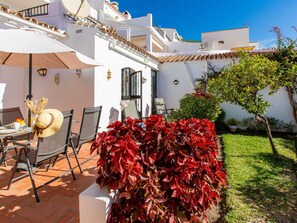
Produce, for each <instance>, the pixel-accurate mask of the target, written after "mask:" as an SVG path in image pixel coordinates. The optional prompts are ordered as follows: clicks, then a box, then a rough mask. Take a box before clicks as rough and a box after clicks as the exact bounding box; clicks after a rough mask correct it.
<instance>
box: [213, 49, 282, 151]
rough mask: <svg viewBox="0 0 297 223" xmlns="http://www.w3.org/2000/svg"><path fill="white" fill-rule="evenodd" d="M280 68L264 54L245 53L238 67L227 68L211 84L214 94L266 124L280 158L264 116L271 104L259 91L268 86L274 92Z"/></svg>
mask: <svg viewBox="0 0 297 223" xmlns="http://www.w3.org/2000/svg"><path fill="white" fill-rule="evenodd" d="M277 68H278V63H277V62H274V61H271V60H269V59H268V58H265V57H263V56H261V55H255V56H252V57H251V56H249V55H248V53H241V54H240V59H239V62H238V63H237V64H230V65H229V66H228V67H224V68H223V69H222V72H221V74H220V75H218V76H217V77H216V78H213V79H211V80H209V81H208V87H209V91H210V92H212V93H214V94H215V95H216V96H217V97H218V98H220V99H221V100H222V101H228V102H230V103H233V104H236V105H239V106H241V107H242V108H243V109H245V110H246V111H247V112H249V113H251V114H253V115H255V118H256V119H257V120H258V121H260V122H262V123H263V124H264V125H265V129H266V132H267V135H268V138H269V142H270V145H271V148H272V152H273V154H274V155H275V156H278V152H277V149H276V147H275V145H274V142H273V138H272V134H271V131H270V127H269V123H268V121H267V119H266V118H265V117H264V114H265V113H266V111H267V108H268V107H269V106H270V103H269V102H268V101H265V100H264V99H263V95H262V94H260V92H259V91H260V90H262V89H264V88H266V87H268V86H272V88H271V89H274V85H275V81H276V80H277ZM272 93H275V91H273V90H270V94H272Z"/></svg>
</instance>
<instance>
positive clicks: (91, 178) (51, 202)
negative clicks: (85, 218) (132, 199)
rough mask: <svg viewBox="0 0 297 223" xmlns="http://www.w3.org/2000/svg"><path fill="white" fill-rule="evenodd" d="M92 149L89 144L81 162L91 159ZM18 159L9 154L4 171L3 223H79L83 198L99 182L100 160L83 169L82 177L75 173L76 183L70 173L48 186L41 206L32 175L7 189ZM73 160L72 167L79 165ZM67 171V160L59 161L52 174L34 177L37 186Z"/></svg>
mask: <svg viewBox="0 0 297 223" xmlns="http://www.w3.org/2000/svg"><path fill="white" fill-rule="evenodd" d="M90 145H91V144H90V143H89V144H86V145H84V146H83V148H82V149H81V151H80V153H79V160H80V162H83V161H85V160H86V159H87V158H89V157H90V151H89V148H90ZM14 155H15V154H14V151H11V152H9V154H8V160H7V164H8V165H7V167H4V166H1V167H0V200H1V204H0V222H6V223H10V222H20V223H25V222H43V223H46V222H69V223H70V222H71V223H74V222H79V194H80V193H81V192H82V191H83V190H85V189H86V188H87V187H89V186H90V185H91V184H92V183H94V182H95V180H96V163H97V158H96V157H94V158H92V159H91V160H90V161H88V162H86V163H85V164H83V165H82V167H83V169H84V172H83V173H82V174H81V173H80V172H79V170H78V168H75V169H74V173H75V175H76V178H77V179H76V180H75V181H73V180H72V176H71V174H70V173H69V174H67V175H65V176H63V177H61V178H60V179H59V180H57V181H55V182H53V183H51V184H49V185H47V186H44V187H43V188H42V189H40V190H39V195H40V200H41V202H39V203H37V202H36V201H35V198H34V194H33V190H32V186H31V182H30V178H29V176H28V175H27V176H26V177H24V178H23V179H20V180H18V181H16V182H14V183H13V184H12V185H11V188H10V190H7V189H6V188H7V183H8V181H9V177H10V175H11V169H12V166H13V164H14V162H15V161H14V159H13V158H12V156H14ZM70 159H71V163H73V164H75V159H74V156H73V155H71V154H70ZM67 170H68V164H67V160H66V159H61V160H59V161H57V163H56V165H55V167H51V168H50V170H49V171H48V172H45V169H41V170H40V171H38V172H37V173H36V174H35V176H34V177H35V181H36V183H37V186H38V185H40V184H42V183H44V182H46V181H48V180H49V179H50V178H53V177H56V176H59V175H60V174H61V172H63V171H67ZM19 174H20V173H19Z"/></svg>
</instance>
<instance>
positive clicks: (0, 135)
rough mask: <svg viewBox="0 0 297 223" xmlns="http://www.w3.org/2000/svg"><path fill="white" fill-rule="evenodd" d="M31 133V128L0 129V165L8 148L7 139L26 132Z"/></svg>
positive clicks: (3, 161)
mask: <svg viewBox="0 0 297 223" xmlns="http://www.w3.org/2000/svg"><path fill="white" fill-rule="evenodd" d="M30 133H32V130H31V128H20V129H18V130H17V129H0V154H2V156H1V158H0V166H1V165H2V163H5V158H6V153H7V151H8V149H9V146H8V144H9V141H10V140H12V139H14V138H16V137H19V136H23V135H26V134H30Z"/></svg>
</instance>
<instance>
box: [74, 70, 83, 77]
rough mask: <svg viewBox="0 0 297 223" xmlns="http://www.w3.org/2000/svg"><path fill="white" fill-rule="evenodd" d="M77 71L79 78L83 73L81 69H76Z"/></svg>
mask: <svg viewBox="0 0 297 223" xmlns="http://www.w3.org/2000/svg"><path fill="white" fill-rule="evenodd" d="M75 72H76V75H77V76H78V78H80V77H81V74H82V72H81V69H76V71H75Z"/></svg>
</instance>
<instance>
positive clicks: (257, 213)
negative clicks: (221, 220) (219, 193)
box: [223, 134, 297, 223]
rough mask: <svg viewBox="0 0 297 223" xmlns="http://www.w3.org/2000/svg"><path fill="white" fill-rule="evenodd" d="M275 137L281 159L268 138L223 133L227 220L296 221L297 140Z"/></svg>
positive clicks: (233, 221) (230, 222) (239, 222)
mask: <svg viewBox="0 0 297 223" xmlns="http://www.w3.org/2000/svg"><path fill="white" fill-rule="evenodd" d="M274 140H275V144H276V147H277V149H278V151H279V153H280V155H281V158H280V159H278V160H277V159H275V158H274V157H273V155H272V150H271V147H270V144H269V142H268V139H267V138H266V137H260V136H244V135H238V134H224V135H223V144H224V153H225V155H224V156H225V167H226V169H227V173H228V187H227V190H226V208H225V209H226V214H225V221H226V222H228V223H235V222H236V223H241V222H242V223H247V222H265V223H269V222H271V223H273V222H275V223H280V222H282V223H283V222H284V223H285V222H288V223H293V222H295V223H296V222H297V174H296V169H295V166H294V165H295V162H296V153H295V143H294V140H293V139H282V138H274Z"/></svg>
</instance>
